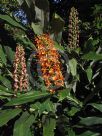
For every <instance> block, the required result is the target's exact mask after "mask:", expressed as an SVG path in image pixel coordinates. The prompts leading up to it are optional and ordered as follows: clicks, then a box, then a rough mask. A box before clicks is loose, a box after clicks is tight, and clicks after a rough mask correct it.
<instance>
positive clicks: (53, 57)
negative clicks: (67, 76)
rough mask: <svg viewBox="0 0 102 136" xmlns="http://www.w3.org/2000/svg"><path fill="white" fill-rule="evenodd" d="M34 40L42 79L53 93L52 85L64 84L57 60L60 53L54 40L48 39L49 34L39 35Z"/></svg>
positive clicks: (59, 85)
mask: <svg viewBox="0 0 102 136" xmlns="http://www.w3.org/2000/svg"><path fill="white" fill-rule="evenodd" d="M35 42H36V46H37V50H38V51H37V57H38V61H39V63H40V65H41V71H42V76H43V79H44V81H45V84H46V86H47V88H48V89H49V90H50V92H52V93H53V92H54V91H55V89H52V88H51V87H52V86H55V87H61V86H63V85H64V77H63V75H62V71H61V63H60V61H59V57H60V55H59V53H58V52H57V50H56V48H55V47H54V42H53V40H51V39H50V37H49V35H47V34H43V35H40V36H38V37H37V38H35Z"/></svg>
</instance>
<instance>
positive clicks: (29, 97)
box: [5, 91, 50, 106]
mask: <svg viewBox="0 0 102 136" xmlns="http://www.w3.org/2000/svg"><path fill="white" fill-rule="evenodd" d="M49 95H50V94H49V93H47V92H40V91H32V92H28V93H25V94H21V95H20V96H18V97H17V98H13V99H12V100H11V101H10V102H8V103H7V104H6V105H5V106H14V105H20V104H24V103H28V102H33V101H35V100H37V99H41V98H44V97H47V96H49Z"/></svg>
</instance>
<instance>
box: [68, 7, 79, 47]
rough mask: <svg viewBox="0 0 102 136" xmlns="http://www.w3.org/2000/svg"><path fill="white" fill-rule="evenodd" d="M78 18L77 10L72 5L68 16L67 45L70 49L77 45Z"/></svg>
mask: <svg viewBox="0 0 102 136" xmlns="http://www.w3.org/2000/svg"><path fill="white" fill-rule="evenodd" d="M78 23H79V19H78V11H77V9H75V8H74V7H72V8H71V11H70V16H69V26H68V27H69V32H68V33H69V34H68V46H69V48H70V49H75V48H77V47H78V46H79V26H78Z"/></svg>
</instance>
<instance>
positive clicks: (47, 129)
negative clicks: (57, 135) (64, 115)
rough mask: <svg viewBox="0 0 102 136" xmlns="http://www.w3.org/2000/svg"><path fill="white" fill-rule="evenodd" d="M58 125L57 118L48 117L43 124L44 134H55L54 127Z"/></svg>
mask: <svg viewBox="0 0 102 136" xmlns="http://www.w3.org/2000/svg"><path fill="white" fill-rule="evenodd" d="M55 127H56V120H55V119H53V118H47V119H46V120H45V122H44V124H43V136H54V129H55Z"/></svg>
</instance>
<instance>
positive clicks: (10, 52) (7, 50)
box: [4, 46, 15, 63]
mask: <svg viewBox="0 0 102 136" xmlns="http://www.w3.org/2000/svg"><path fill="white" fill-rule="evenodd" d="M4 49H5V53H6V55H7V58H8V60H9V61H10V62H11V63H13V61H14V54H15V53H14V51H13V50H12V48H10V47H9V46H4Z"/></svg>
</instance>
